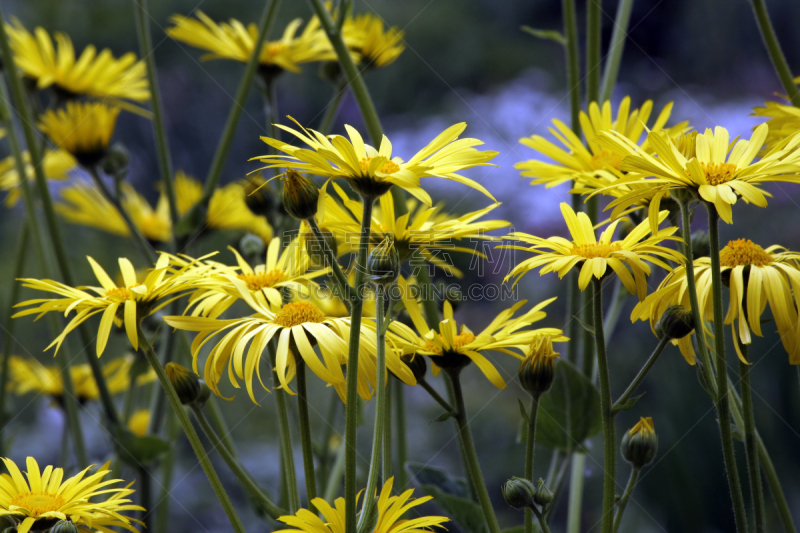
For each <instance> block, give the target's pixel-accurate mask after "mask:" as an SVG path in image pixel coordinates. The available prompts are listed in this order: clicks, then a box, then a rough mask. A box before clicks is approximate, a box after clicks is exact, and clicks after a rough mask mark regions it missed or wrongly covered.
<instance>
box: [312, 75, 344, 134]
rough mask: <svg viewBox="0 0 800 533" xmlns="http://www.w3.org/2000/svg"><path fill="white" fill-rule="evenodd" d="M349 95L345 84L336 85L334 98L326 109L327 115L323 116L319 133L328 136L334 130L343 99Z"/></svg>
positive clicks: (318, 129)
mask: <svg viewBox="0 0 800 533" xmlns="http://www.w3.org/2000/svg"><path fill="white" fill-rule="evenodd" d="M345 94H347V86H346V85H344V84H339V85H336V87H334V89H333V98H332V99H331V101H330V103H329V104H328V107H327V108H325V114H324V115H322V120H321V121H320V122H319V127H318V128H317V131H319V132H320V133H322V134H324V135H327V134H328V133H330V131H331V129H332V128H333V123H334V121H335V120H336V115H337V114H338V113H339V106H341V105H342V99H343V98H344V95H345Z"/></svg>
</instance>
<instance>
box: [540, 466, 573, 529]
mask: <svg viewBox="0 0 800 533" xmlns="http://www.w3.org/2000/svg"><path fill="white" fill-rule="evenodd" d="M569 463H570V456H567V455H565V456H564V457H563V458H562V460H561V464H560V465H559V467H558V470H557V471H556V472H555V476H550V474H549V473H548V475H547V486H548V487H550V488H551V490H552V491H553V502H552V503H551V504H550V505H548V506H547V511H545V513H544V516H545V518H547V519H548V520H549V519H550V516H551V515H552V514H553V511H555V509H556V503H557V502H558V497H559V496H560V495H561V489H562V487H563V486H564V478H565V477H566V474H567V467H568V466H569Z"/></svg>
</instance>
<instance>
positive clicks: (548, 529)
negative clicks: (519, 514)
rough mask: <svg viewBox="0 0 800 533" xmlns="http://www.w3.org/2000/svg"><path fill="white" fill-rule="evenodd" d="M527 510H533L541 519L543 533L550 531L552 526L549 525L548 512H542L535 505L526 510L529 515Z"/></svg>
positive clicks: (540, 524)
mask: <svg viewBox="0 0 800 533" xmlns="http://www.w3.org/2000/svg"><path fill="white" fill-rule="evenodd" d="M527 511H532V512H533V514H535V515H536V519H537V520H538V521H539V526H541V528H542V532H543V533H550V528H549V527H547V518H546V516H547V515H546V514H542V512H541V511H539V509H537V508H536V507H533V506H531V507H530V508H529V509H527V510H526V513H525V514H526V515H527ZM531 528H533V525H531Z"/></svg>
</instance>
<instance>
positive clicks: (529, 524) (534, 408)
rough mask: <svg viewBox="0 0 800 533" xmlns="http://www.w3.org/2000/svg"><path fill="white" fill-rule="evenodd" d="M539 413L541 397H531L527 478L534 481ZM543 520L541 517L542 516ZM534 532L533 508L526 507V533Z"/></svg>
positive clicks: (526, 451) (527, 439) (526, 465)
mask: <svg viewBox="0 0 800 533" xmlns="http://www.w3.org/2000/svg"><path fill="white" fill-rule="evenodd" d="M538 413H539V398H538V396H536V395H534V396H533V397H532V398H531V409H530V413H528V424H527V425H528V434H527V438H526V439H525V479H527V480H528V481H530V482H531V483H533V452H534V445H535V442H536V415H537V414H538ZM540 520H541V518H540ZM532 532H533V512H532V509H530V508H528V509H525V533H532Z"/></svg>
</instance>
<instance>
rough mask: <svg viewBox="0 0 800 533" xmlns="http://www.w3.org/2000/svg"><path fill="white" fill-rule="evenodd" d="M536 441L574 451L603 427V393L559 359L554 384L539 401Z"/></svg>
mask: <svg viewBox="0 0 800 533" xmlns="http://www.w3.org/2000/svg"><path fill="white" fill-rule="evenodd" d="M536 423H537V426H536V443H537V444H542V445H544V446H547V447H549V448H554V449H557V450H572V449H574V448H575V447H576V446H578V445H579V444H580V443H582V442H583V441H584V440H586V439H587V438H589V437H591V436H593V435H596V434H597V433H599V432H600V429H601V427H602V420H601V417H600V392H599V391H598V390H597V387H595V386H594V384H592V382H591V381H589V378H587V377H586V376H585V375H584V374H583V372H581V371H580V370H578V369H577V368H576V367H575V365H573V364H572V363H570V362H568V361H565V360H563V359H559V360H558V361H557V362H556V368H555V379H554V381H553V386H552V388H551V389H550V391H548V392H547V393H546V394H544V395H543V396H542V398H541V399H540V400H539V414H538V420H537V422H536Z"/></svg>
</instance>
